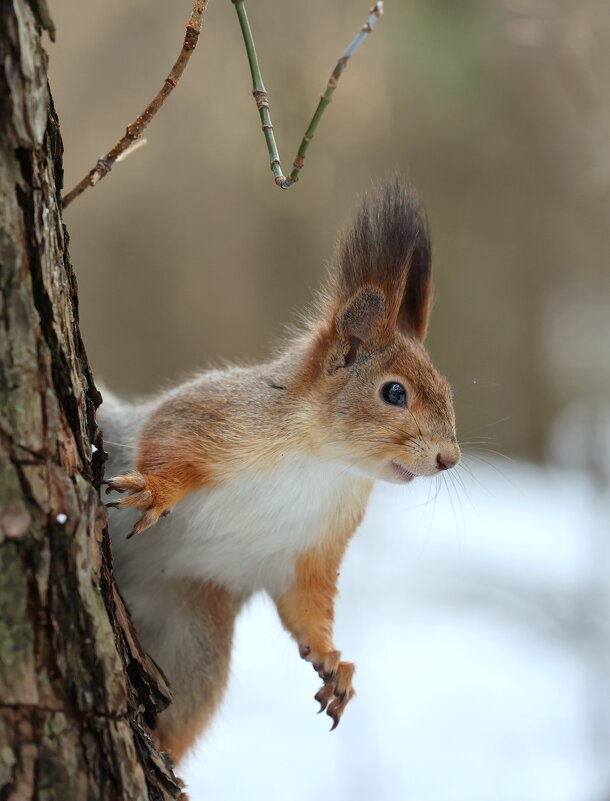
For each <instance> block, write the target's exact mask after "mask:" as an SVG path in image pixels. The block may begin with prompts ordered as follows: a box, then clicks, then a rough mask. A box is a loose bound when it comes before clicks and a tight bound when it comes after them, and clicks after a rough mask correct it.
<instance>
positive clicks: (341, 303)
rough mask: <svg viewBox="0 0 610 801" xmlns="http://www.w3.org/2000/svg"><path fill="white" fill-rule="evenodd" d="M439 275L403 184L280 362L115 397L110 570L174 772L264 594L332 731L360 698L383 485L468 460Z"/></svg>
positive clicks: (388, 188) (104, 418)
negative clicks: (348, 633)
mask: <svg viewBox="0 0 610 801" xmlns="http://www.w3.org/2000/svg"><path fill="white" fill-rule="evenodd" d="M430 269H431V264H430V241H429V236H428V226H427V221H426V217H425V214H424V212H423V211H422V209H421V208H420V205H419V203H418V201H417V199H416V197H415V195H414V194H413V192H412V191H411V190H410V189H409V188H408V187H407V186H405V184H404V183H403V182H402V181H401V180H400V179H398V178H396V179H394V180H393V181H390V182H386V183H385V184H383V185H381V186H380V187H379V188H378V189H377V190H376V191H375V192H373V193H372V195H371V196H370V197H368V198H365V199H364V202H363V204H362V206H361V208H360V210H359V212H358V214H357V216H356V218H355V221H354V222H353V224H352V225H351V227H350V228H349V229H348V230H347V231H346V232H345V233H344V234H343V236H342V237H341V239H340V241H339V245H338V248H337V253H336V257H335V261H334V265H333V268H332V270H331V272H330V275H329V279H328V281H327V284H326V287H325V289H324V290H323V291H322V292H321V294H320V295H319V298H318V300H317V303H316V304H315V306H314V308H313V309H312V310H311V312H310V314H309V317H308V321H307V322H306V323H305V325H304V326H303V328H302V330H301V332H300V333H299V334H298V335H296V336H294V338H293V339H292V340H291V341H290V342H288V343H287V344H286V345H285V347H284V348H283V350H282V351H281V352H280V354H279V355H278V356H277V357H276V358H274V359H272V360H270V361H268V362H265V363H264V364H260V365H256V366H253V367H233V368H229V369H226V370H212V371H209V372H204V373H202V374H200V375H198V376H197V377H196V378H193V379H192V380H190V381H187V382H186V383H184V384H182V385H180V386H178V387H176V388H175V389H173V390H170V391H169V392H166V393H164V394H161V395H159V396H158V397H155V398H153V399H151V400H148V401H145V402H142V403H137V404H130V403H125V402H123V401H119V400H118V399H116V398H114V397H112V396H108V395H107V397H106V400H105V403H104V405H103V406H102V408H101V414H100V418H101V425H102V427H103V430H104V433H105V435H106V436H107V437H108V439H109V440H110V442H111V443H112V442H114V443H121V444H122V445H127V446H130V445H131V446H134V447H132V448H129V447H126V448H125V447H117V446H115V445H112V444H110V447H109V457H110V458H109V463H108V475H110V476H113V477H112V478H108V480H107V482H106V483H107V485H108V487H107V490H106V491H107V492H111V491H114V490H116V491H118V492H122V493H123V495H122V496H121V498H120V500H116V501H113V502H112V503H111V504H110V506H111V507H112V509H111V513H110V531H111V535H112V541H113V551H114V559H115V573H116V578H117V582H118V585H119V589H120V590H121V593H122V595H123V597H124V598H125V600H126V602H127V605H128V607H129V609H130V612H131V615H132V618H133V620H134V622H135V625H136V629H137V631H138V634H139V637H140V640H141V642H142V644H143V645H144V647H145V648H146V649H147V650H148V652H149V653H150V654H151V656H152V657H153V658H154V659H155V661H156V662H157V664H158V665H159V666H160V667H161V668H162V670H163V671H164V673H165V675H166V676H167V678H168V680H169V682H170V686H171V689H172V695H173V698H174V700H173V703H172V704H171V706H170V707H169V708H168V709H167V710H166V711H164V712H163V713H162V714H161V715H160V718H159V725H158V730H157V732H156V734H157V736H158V742H159V746H160V747H161V748H162V749H163V750H165V751H167V752H168V753H169V754H170V755H171V756H172V757H173V758H174V760H179V759H180V758H181V757H182V756H183V754H184V753H185V751H187V750H188V749H189V748H190V747H191V746H192V745H193V743H194V741H195V739H196V738H197V736H198V735H199V734H200V733H201V732H202V731H203V729H204V728H205V726H206V725H207V724H208V722H209V721H210V719H211V717H212V715H213V713H214V711H215V710H216V708H217V707H218V704H219V702H220V700H221V698H222V695H223V692H224V689H225V686H226V683H227V676H228V668H229V659H230V652H231V645H232V637H233V628H234V623H235V618H236V616H237V614H238V612H239V611H240V609H241V608H242V606H243V605H244V603H246V602H247V601H248V599H249V598H250V597H251V596H252V595H253V594H254V593H256V592H257V591H259V590H264V591H266V592H267V593H268V594H269V595H270V596H271V598H272V599H273V601H274V602H275V604H276V606H277V611H278V614H279V616H280V619H281V621H282V623H283V625H284V626H285V628H286V629H287V630H288V631H289V632H290V634H291V635H292V636H293V637H294V639H295V640H296V642H297V644H298V648H299V653H300V656H301V657H302V658H303V659H305V660H307V661H308V662H310V663H311V664H312V665H313V667H314V669H315V671H316V672H317V673H318V675H319V676H320V679H321V680H322V687H321V689H320V690H319V691H318V693H317V694H316V696H315V698H316V700H317V701H318V702H319V703H320V706H321V711H322V710H326V712H327V714H328V715H329V716H330V717H331V718H332V720H333V724H332V727H333V728H334V727H335V726H336V725H337V724H338V723H339V721H340V719H341V716H342V715H343V712H344V711H345V708H346V706H347V704H348V702H349V701H350V699H351V698H352V696H353V695H354V689H353V687H352V677H353V674H354V665H353V664H352V663H351V662H345V661H343V660H342V658H341V652H340V651H339V650H338V649H337V647H336V646H335V643H334V640H333V615H334V600H335V596H336V594H337V577H338V570H339V566H340V564H341V560H342V558H343V556H344V554H345V550H346V548H347V545H348V543H349V541H350V539H351V537H352V535H353V534H354V532H355V531H356V529H357V528H358V526H359V524H360V522H361V520H362V518H363V515H364V512H365V509H366V506H367V502H368V499H369V496H370V493H371V490H372V488H373V484H374V483H375V481H376V480H383V481H390V482H393V483H396V484H403V483H407V482H410V481H412V480H413V479H414V478H415V477H417V476H435V475H437V474H438V473H439V472H440V471H443V470H446V469H448V468H451V467H453V466H454V465H456V464H457V462H458V461H459V458H460V450H459V447H458V444H457V441H456V436H455V417H454V411H453V404H452V398H451V390H450V388H449V385H448V383H447V381H446V380H445V378H443V377H442V376H441V375H439V373H438V372H437V371H436V370H435V368H434V367H433V365H432V363H431V361H430V358H429V356H428V353H427V352H426V349H425V347H424V345H423V342H424V339H425V336H426V329H427V326H428V317H429V314H430V300H431V282H430ZM134 457H135V458H134ZM170 512H171V514H170ZM132 534H137V535H138V536H136V537H135V538H133V539H132V538H130V537H131V535H132ZM127 535H129V536H127Z"/></svg>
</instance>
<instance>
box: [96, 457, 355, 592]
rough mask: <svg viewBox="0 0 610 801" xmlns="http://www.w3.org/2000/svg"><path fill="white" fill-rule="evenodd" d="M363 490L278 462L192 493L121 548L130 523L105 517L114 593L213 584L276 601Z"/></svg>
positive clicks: (347, 474)
mask: <svg viewBox="0 0 610 801" xmlns="http://www.w3.org/2000/svg"><path fill="white" fill-rule="evenodd" d="M368 483H369V482H366V481H363V479H362V478H360V477H358V476H356V475H354V473H352V472H351V471H349V470H348V468H347V467H346V465H345V464H340V463H337V462H321V461H317V460H313V459H311V458H310V457H306V456H303V455H301V454H286V455H285V456H284V457H283V459H282V460H281V461H280V462H279V463H278V465H277V468H276V469H275V470H274V471H273V472H272V473H269V472H260V471H257V472H254V471H253V472H251V473H242V474H241V475H240V476H239V478H238V479H236V480H235V481H234V482H231V483H228V484H225V485H222V486H218V487H214V488H212V489H210V490H199V491H197V492H194V493H192V494H191V495H189V496H187V497H186V498H185V499H184V500H182V501H181V502H180V503H179V504H178V505H177V506H176V508H175V509H174V511H173V512H172V513H171V515H170V516H169V517H167V518H164V519H162V520H161V521H159V523H157V524H156V525H155V526H154V528H152V529H150V530H149V531H146V532H145V533H143V534H142V535H140V536H139V537H137V538H134V539H131V540H129V541H125V540H124V535H125V534H126V533H127V531H129V525H130V524H132V523H133V521H134V516H132V515H131V514H129V513H127V512H119V513H118V514H117V513H115V514H114V515H113V521H112V523H113V525H112V526H111V528H113V529H114V528H115V527H116V529H118V530H116V531H113V540H114V548H115V552H116V553H117V560H116V562H117V566H116V567H117V571H116V572H117V577H118V582H119V586H120V587H121V589H122V590H123V592H124V593H125V594H126V596H127V597H128V598H129V596H130V595H131V592H130V590H132V589H135V587H134V584H140V583H141V582H146V583H147V584H148V585H149V587H150V583H151V582H152V583H153V584H154V582H155V581H164V580H180V579H185V578H186V579H196V580H204V581H214V582H216V583H218V584H221V585H224V586H226V587H227V588H228V589H230V590H233V591H234V592H237V593H243V594H250V593H252V592H255V591H256V590H259V589H265V590H267V591H268V592H269V593H270V595H271V596H273V597H277V596H278V595H280V594H281V593H282V592H284V591H285V590H286V589H287V588H288V587H289V586H290V584H291V583H292V581H293V577H294V566H295V561H296V558H297V557H298V555H299V554H300V553H303V552H304V551H306V550H308V549H309V548H311V547H312V546H314V545H315V544H316V542H317V541H318V540H319V539H320V538H321V536H323V535H324V534H326V533H327V532H328V530H329V528H330V527H331V525H332V521H333V520H334V519H336V517H337V515H338V514H339V513H340V512H339V511H338V510H340V508H341V506H342V505H345V504H346V503H347V504H349V503H350V502H351V501H352V499H353V498H354V496H360V497H361V496H362V493H363V490H364V492H366V489H365V487H366V485H368Z"/></svg>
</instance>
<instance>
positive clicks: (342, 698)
mask: <svg viewBox="0 0 610 801" xmlns="http://www.w3.org/2000/svg"><path fill="white" fill-rule="evenodd" d="M304 650H305V648H304V647H303V646H301V648H300V651H301V654H302V653H303V651H304ZM307 656H309V651H307ZM340 656H341V655H340V653H339V651H331V652H330V653H328V654H325V656H324V657H323V658H322V659H321V660H319V661H317V660H316V661H315V662H314V663H313V669H314V670H315V671H316V673H317V674H318V675H319V676H320V678H321V679H322V681H323V682H324V683H323V685H322V686H321V687H320V689H319V690H318V692H317V693H316V694H315V696H314V699H315V700H316V701H317V702H318V703H319V704H320V709H319V710H318V714H320V712H324V711H325V710H326V714H327V715H328V716H329V717H330V718H332V721H333V725H332V726H331V729H330V730H331V731H333V730H334V729H336V728H337V726H338V725H339V721H340V720H341V717H342V716H343V712H344V711H345V707H346V706H347V705H348V703H349V702H350V701H351V699H352V698H353V697H354V695H355V691H354V688H353V687H352V677H353V675H354V671H355V667H354V665H353V664H352V663H351V662H340V661H339V659H340Z"/></svg>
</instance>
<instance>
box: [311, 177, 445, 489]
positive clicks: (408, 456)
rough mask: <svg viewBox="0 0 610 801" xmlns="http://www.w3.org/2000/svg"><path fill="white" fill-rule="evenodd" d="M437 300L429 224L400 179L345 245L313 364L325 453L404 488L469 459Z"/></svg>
mask: <svg viewBox="0 0 610 801" xmlns="http://www.w3.org/2000/svg"><path fill="white" fill-rule="evenodd" d="M430 301H431V280H430V241H429V237H428V228H427V222H426V217H425V214H424V212H423V211H422V209H421V208H420V206H419V203H418V202H417V200H416V198H415V196H414V194H413V193H412V192H411V191H409V189H408V188H407V187H406V186H405V185H404V183H403V182H402V181H401V180H399V179H395V180H394V181H392V182H391V183H389V184H384V185H383V186H382V187H380V189H379V190H378V191H377V192H376V193H375V194H374V195H373V196H371V197H368V198H365V200H364V202H363V204H362V206H361V208H360V211H359V212H358V214H357V216H356V219H355V221H354V223H353V225H352V226H351V227H350V228H349V229H348V230H347V231H346V232H345V233H344V235H343V236H342V238H341V240H340V242H339V246H338V251H337V258H336V263H335V265H334V269H333V271H332V273H331V276H330V282H329V286H328V288H327V291H326V292H325V294H324V296H323V302H322V305H321V316H322V320H323V322H322V325H320V317H318V322H317V325H316V331H317V336H316V339H315V344H314V346H313V350H312V351H310V356H311V358H310V360H309V362H308V365H309V367H308V376H307V384H308V386H309V388H310V392H311V396H310V397H311V399H312V400H313V404H312V407H311V408H312V409H313V410H314V411H313V414H314V416H315V419H316V429H317V430H318V431H320V432H322V433H321V435H322V436H323V438H324V439H323V443H321V444H323V446H324V450H325V451H326V452H330V453H332V454H333V455H335V456H337V457H338V458H340V459H341V460H344V461H345V462H346V463H349V464H350V465H351V466H352V468H353V469H354V470H356V471H357V472H360V473H363V474H365V475H367V476H370V477H373V478H378V479H384V480H386V481H393V482H397V483H401V482H404V481H409V480H411V479H412V478H413V477H414V476H419V475H427V476H432V475H436V474H437V473H438V472H440V471H442V470H446V469H447V468H450V467H453V466H454V465H456V464H457V462H458V461H459V459H460V449H459V447H458V445H457V442H456V437H455V415H454V411H453V403H452V399H451V390H450V388H449V384H448V383H447V381H446V380H445V378H443V377H442V376H441V375H440V374H439V373H438V372H437V371H436V370H435V368H434V367H433V365H432V363H431V361H430V357H429V356H428V353H427V351H426V349H425V347H424V344H423V342H424V339H425V336H426V329H427V327H428V318H429V314H430Z"/></svg>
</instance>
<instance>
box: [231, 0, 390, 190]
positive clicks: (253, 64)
mask: <svg viewBox="0 0 610 801" xmlns="http://www.w3.org/2000/svg"><path fill="white" fill-rule="evenodd" d="M231 2H232V3H233V4H234V6H235V10H236V12H237V17H238V19H239V25H240V27H241V32H242V35H243V37H244V44H245V45H246V53H247V55H248V63H249V65H250V73H251V75H252V94H253V96H254V100H255V101H256V107H257V108H258V112H259V114H260V118H261V124H262V128H263V133H264V135H265V141H266V142H267V150H268V151H269V164H270V166H271V171H272V172H273V176H274V179H275V183H276V184H277V185H278V186H279V187H281V188H282V189H289V188H290V187H291V186H293V185H294V184H295V183H296V182H297V181H298V179H299V173H300V171H301V170H302V169H303V163H304V161H305V154H306V153H307V149H308V148H309V143H310V142H311V140H312V139H313V136H314V133H315V132H316V128H317V127H318V123H319V122H320V119H321V118H322V115H323V114H324V111H325V109H326V107H327V106H328V104H329V103H330V101H331V99H332V95H333V92H334V91H335V89H336V88H337V83H338V81H339V78H340V77H341V73H342V72H343V70H344V69H345V67H346V66H347V62H348V60H349V58H350V57H351V56H352V55H353V54H354V53H355V52H356V50H357V49H358V48H359V47H360V45H361V44H362V42H363V41H364V40H365V39H366V37H367V36H368V35H369V33H371V31H372V30H373V25H374V24H375V23H376V22H377V20H378V19H379V17H381V15H382V14H383V3H382V2H378V3H375V5H374V6H373V8H371V10H370V15H369V18H368V20H367V21H366V23H365V24H364V25H363V26H362V28H361V29H360V31H359V32H358V34H357V36H356V37H355V38H354V39H353V40H352V41H351V42H350V44H349V46H348V47H347V49H346V50H345V52H344V53H343V55H342V56H341V58H340V59H339V60H338V61H337V65H336V66H335V68H334V70H333V71H332V73H331V76H330V78H329V79H328V83H327V84H326V89H325V90H324V93H323V94H322V95H321V96H320V101H319V103H318V106H317V108H316V110H315V112H314V115H313V117H312V118H311V122H310V123H309V126H308V128H307V130H306V131H305V135H304V136H303V139H302V140H301V145H300V147H299V149H298V151H297V155H296V158H295V160H294V165H293V169H292V172H291V173H290V176H289V177H288V178H287V177H286V176H285V175H284V173H283V171H282V165H281V163H280V154H279V151H278V149H277V144H276V142H275V136H274V135H273V125H272V123H271V112H270V109H269V95H268V94H267V91H266V89H265V86H264V84H263V79H262V76H261V70H260V67H259V64H258V58H257V57H256V49H255V47H254V39H253V38H252V31H251V29H250V23H249V22H248V16H247V14H246V7H245V5H244V0H231Z"/></svg>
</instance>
